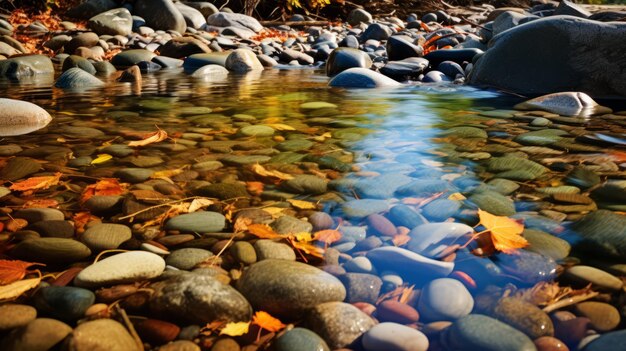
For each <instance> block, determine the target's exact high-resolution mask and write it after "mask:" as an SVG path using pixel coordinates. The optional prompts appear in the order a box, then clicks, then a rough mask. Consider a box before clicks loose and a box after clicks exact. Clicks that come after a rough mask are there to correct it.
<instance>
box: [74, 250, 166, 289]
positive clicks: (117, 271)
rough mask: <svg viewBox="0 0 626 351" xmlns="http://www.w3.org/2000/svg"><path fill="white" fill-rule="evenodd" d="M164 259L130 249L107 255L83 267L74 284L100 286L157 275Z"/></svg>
mask: <svg viewBox="0 0 626 351" xmlns="http://www.w3.org/2000/svg"><path fill="white" fill-rule="evenodd" d="M164 269H165V261H164V260H163V259H162V258H161V257H160V256H158V255H155V254H153V253H150V252H146V251H130V252H124V253H120V254H117V255H113V256H110V257H107V258H105V259H103V260H100V261H98V262H96V263H94V264H92V265H91V266H88V267H87V268H85V269H83V270H82V271H81V272H80V273H78V275H77V276H76V278H75V279H74V284H75V285H76V286H80V287H102V286H107V285H114V284H123V283H133V282H136V281H140V280H145V279H152V278H155V277H158V276H159V275H160V274H161V273H162V272H163V270H164Z"/></svg>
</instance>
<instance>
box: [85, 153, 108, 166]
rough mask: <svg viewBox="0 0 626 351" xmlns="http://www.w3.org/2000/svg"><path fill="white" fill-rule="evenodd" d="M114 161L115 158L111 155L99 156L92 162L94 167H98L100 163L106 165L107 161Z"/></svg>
mask: <svg viewBox="0 0 626 351" xmlns="http://www.w3.org/2000/svg"><path fill="white" fill-rule="evenodd" d="M111 159H113V156H111V155H109V154H98V157H96V158H95V159H93V160H91V162H90V163H91V164H92V165H97V164H100V163H105V162H106V161H109V160H111Z"/></svg>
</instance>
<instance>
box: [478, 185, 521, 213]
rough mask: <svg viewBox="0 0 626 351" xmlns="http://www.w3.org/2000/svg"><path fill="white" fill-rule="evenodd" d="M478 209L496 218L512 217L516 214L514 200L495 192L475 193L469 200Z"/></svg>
mask: <svg viewBox="0 0 626 351" xmlns="http://www.w3.org/2000/svg"><path fill="white" fill-rule="evenodd" d="M468 201H470V202H472V203H473V204H474V205H476V207H478V208H480V209H481V210H483V211H487V212H489V213H491V214H494V215H496V216H511V215H514V214H515V205H514V203H513V200H511V199H510V198H508V197H506V196H504V195H501V194H499V193H496V192H493V191H483V192H480V193H475V194H473V195H472V196H470V197H469V198H468Z"/></svg>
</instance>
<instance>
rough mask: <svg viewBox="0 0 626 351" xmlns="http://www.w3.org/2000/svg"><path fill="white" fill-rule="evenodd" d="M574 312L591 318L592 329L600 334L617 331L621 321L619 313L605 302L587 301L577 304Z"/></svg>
mask: <svg viewBox="0 0 626 351" xmlns="http://www.w3.org/2000/svg"><path fill="white" fill-rule="evenodd" d="M574 310H575V312H576V314H577V315H579V316H581V317H587V318H589V321H590V324H591V328H593V329H595V330H597V331H599V332H607V331H611V330H613V329H615V328H616V327H617V326H618V325H619V323H620V321H621V318H620V313H619V311H618V310H617V309H616V308H615V307H613V306H611V305H609V304H608V303H604V302H596V301H586V302H581V303H578V304H576V306H575V307H574Z"/></svg>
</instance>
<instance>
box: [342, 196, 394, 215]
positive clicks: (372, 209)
mask: <svg viewBox="0 0 626 351" xmlns="http://www.w3.org/2000/svg"><path fill="white" fill-rule="evenodd" d="M388 208H389V203H388V202H387V201H385V200H368V199H364V200H351V201H348V202H346V203H344V204H343V205H342V206H341V209H342V211H343V213H344V214H345V215H346V216H347V217H367V216H369V215H371V214H375V213H381V212H385V211H387V209H388Z"/></svg>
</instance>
